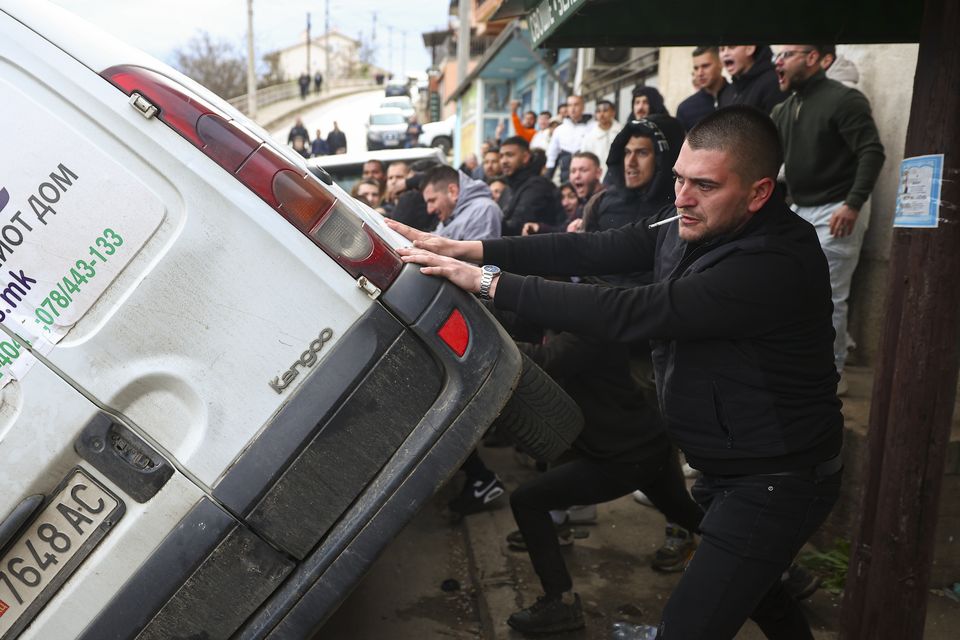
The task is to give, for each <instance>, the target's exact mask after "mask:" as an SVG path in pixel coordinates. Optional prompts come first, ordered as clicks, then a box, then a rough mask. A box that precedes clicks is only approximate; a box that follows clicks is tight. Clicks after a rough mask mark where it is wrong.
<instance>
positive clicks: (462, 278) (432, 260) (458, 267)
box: [399, 236, 496, 298]
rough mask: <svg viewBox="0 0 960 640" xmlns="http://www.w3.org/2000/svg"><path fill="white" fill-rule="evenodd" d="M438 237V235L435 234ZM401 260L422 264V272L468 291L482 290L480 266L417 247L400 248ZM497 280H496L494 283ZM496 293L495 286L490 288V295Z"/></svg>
mask: <svg viewBox="0 0 960 640" xmlns="http://www.w3.org/2000/svg"><path fill="white" fill-rule="evenodd" d="M433 237H436V236H433ZM399 253H400V257H401V260H403V261H404V262H412V263H414V264H419V265H420V272H421V273H423V274H426V275H428V276H439V277H441V278H446V279H447V280H449V281H450V282H452V283H453V284H455V285H457V286H458V287H460V288H461V289H463V290H464V291H466V292H468V293H478V292H479V291H480V278H481V276H482V275H483V272H482V271H481V269H480V267H478V266H476V265H473V264H469V263H467V262H463V261H461V260H457V259H455V258H450V257H447V256H441V255H437V254H436V253H433V252H430V251H426V250H424V249H415V248H410V247H405V248H401V249H400V250H399ZM495 284H496V280H494V285H495ZM493 294H494V288H493V286H491V288H490V293H489V295H490V297H491V298H492V297H493Z"/></svg>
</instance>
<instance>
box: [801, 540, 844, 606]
mask: <svg viewBox="0 0 960 640" xmlns="http://www.w3.org/2000/svg"><path fill="white" fill-rule="evenodd" d="M798 561H799V562H800V565H801V566H803V567H804V568H805V569H807V570H809V571H813V572H814V573H816V574H817V575H818V576H820V578H821V579H822V580H823V582H822V583H821V586H822V587H823V588H824V589H826V590H827V591H828V592H829V593H831V594H833V595H839V594H841V593H843V588H844V586H846V583H847V567H848V566H849V564H850V541H849V540H844V539H843V538H837V539H836V540H835V541H834V546H833V547H832V548H831V549H827V550H826V551H806V552H804V553H801V554H800V557H799V558H798Z"/></svg>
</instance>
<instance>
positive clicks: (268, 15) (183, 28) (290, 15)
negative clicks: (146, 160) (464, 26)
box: [52, 0, 450, 72]
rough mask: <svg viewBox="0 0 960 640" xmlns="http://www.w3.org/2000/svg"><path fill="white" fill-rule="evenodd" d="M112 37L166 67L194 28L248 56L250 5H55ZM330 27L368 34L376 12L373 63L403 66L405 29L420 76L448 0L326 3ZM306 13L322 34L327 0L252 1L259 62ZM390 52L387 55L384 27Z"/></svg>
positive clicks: (162, 0) (236, 0)
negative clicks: (428, 36)
mask: <svg viewBox="0 0 960 640" xmlns="http://www.w3.org/2000/svg"><path fill="white" fill-rule="evenodd" d="M52 1H53V2H54V4H58V5H60V6H62V7H64V8H65V9H68V10H69V11H72V12H73V13H75V14H77V15H78V16H80V17H82V18H84V19H86V20H88V21H89V22H92V23H93V24H95V25H97V26H99V27H100V28H102V29H104V30H105V31H107V32H109V33H111V34H113V35H114V36H116V37H118V38H120V39H122V40H125V41H127V42H129V43H130V44H133V45H136V46H137V47H139V48H141V49H144V50H145V51H147V52H148V53H150V54H152V55H154V56H156V57H157V58H160V59H161V60H163V61H164V62H168V63H169V62H171V61H172V56H171V52H172V51H173V50H174V49H178V48H181V47H183V46H184V45H185V44H186V43H187V41H188V40H190V38H191V37H192V36H193V35H195V34H196V33H198V32H199V31H208V32H209V33H210V34H211V35H213V36H215V37H216V38H220V39H223V40H227V41H230V42H232V43H235V44H236V45H237V46H242V49H241V51H244V52H245V51H246V40H245V38H246V33H247V0H52ZM329 1H330V27H331V29H337V30H339V31H341V32H343V33H345V34H346V35H348V36H350V37H351V38H356V37H357V36H358V34H360V33H361V32H362V33H363V37H364V39H367V38H369V37H370V33H371V27H372V23H373V12H374V11H376V12H377V32H376V43H377V48H378V52H377V58H376V62H377V64H379V65H381V66H384V67H386V68H388V69H390V70H391V71H394V72H400V71H401V69H400V67H401V59H402V56H401V53H402V51H401V46H400V42H401V36H400V30H404V31H406V32H407V33H406V56H405V60H406V67H407V71H408V72H422V71H425V70H426V68H427V65H428V64H429V63H430V58H429V54H428V52H427V51H426V49H425V48H424V46H423V39H422V38H421V36H420V34H421V33H422V32H424V31H433V30H436V29H442V28H445V27H446V25H447V12H448V8H449V6H450V1H449V0H412V1H411V0H407V2H403V1H396V0H394V1H391V0H329ZM308 11H309V12H310V14H311V29H310V32H311V34H321V33H323V31H324V28H323V27H324V25H323V19H324V0H314V1H313V2H307V1H306V0H253V32H254V38H255V46H256V54H257V59H258V60H260V59H261V58H262V56H263V54H264V53H267V52H269V51H272V50H276V49H281V48H283V47H286V46H289V45H292V44H295V43H296V42H298V41H299V39H300V38H301V37H302V35H303V33H304V30H305V28H306V23H307V12H308ZM388 25H389V26H392V27H393V38H392V41H393V50H392V55H389V53H388V47H387V44H388V40H389V35H388V30H387V27H388Z"/></svg>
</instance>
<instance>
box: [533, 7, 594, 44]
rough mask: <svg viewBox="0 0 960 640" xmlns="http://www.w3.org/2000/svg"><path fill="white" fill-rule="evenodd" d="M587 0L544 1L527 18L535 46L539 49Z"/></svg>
mask: <svg viewBox="0 0 960 640" xmlns="http://www.w3.org/2000/svg"><path fill="white" fill-rule="evenodd" d="M586 2H587V0H543V2H541V3H540V4H539V5H537V8H536V9H534V10H533V12H532V13H530V15H528V16H527V25H528V26H529V28H530V38H531V40H533V46H534V47H539V46H540V45H541V44H543V41H544V40H545V39H546V38H547V36H549V35H550V34H551V33H553V32H554V31H555V30H556V28H557V27H559V26H560V25H561V24H563V22H564V21H565V20H567V19H568V18H571V17H573V14H574V13H576V12H577V10H579V9H580V7H582V6H583V5H584V4H585V3H586Z"/></svg>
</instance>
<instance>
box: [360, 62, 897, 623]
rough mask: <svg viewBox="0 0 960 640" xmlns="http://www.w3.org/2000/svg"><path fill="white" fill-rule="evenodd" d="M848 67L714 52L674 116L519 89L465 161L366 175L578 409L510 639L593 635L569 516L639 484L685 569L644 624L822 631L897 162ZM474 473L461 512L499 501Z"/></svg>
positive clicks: (533, 509)
mask: <svg viewBox="0 0 960 640" xmlns="http://www.w3.org/2000/svg"><path fill="white" fill-rule="evenodd" d="M834 65H836V67H837V68H838V69H840V70H842V72H843V74H844V75H843V77H842V79H843V81H842V82H841V81H838V80H834V79H831V78H830V77H829V75H830V69H832V68H833V67H834ZM851 66H852V64H851V63H849V61H845V60H843V59H842V58H841V59H840V60H838V57H837V53H836V50H835V48H834V47H833V46H827V45H813V44H807V45H783V46H780V47H778V48H777V52H776V55H774V53H773V50H772V49H771V47H769V46H766V45H741V46H722V47H709V46H708V47H698V48H697V49H696V50H695V51H694V52H693V56H692V78H693V82H694V86H695V87H696V91H695V93H694V94H693V95H691V96H690V97H688V98H687V99H686V100H684V101H682V102H681V103H680V104H679V106H678V108H677V112H676V117H673V116H671V115H670V114H669V112H668V110H667V108H666V106H665V104H664V100H663V97H662V96H661V95H660V93H659V92H658V91H657V89H656V88H654V87H649V86H638V87H636V89H635V90H634V91H633V99H632V104H631V113H630V119H629V120H628V121H627V122H625V123H623V124H621V123H620V122H618V121H617V119H616V117H615V116H616V105H615V104H614V103H612V102H611V101H608V100H598V101H596V103H595V105H596V106H595V111H594V114H592V115H590V114H586V113H584V100H583V98H582V97H580V96H577V95H571V96H569V97H568V98H567V100H566V103H565V104H564V105H562V107H563V108H562V111H560V112H558V114H556V115H554V114H552V113H550V112H549V111H542V112H540V113H535V112H533V111H528V112H526V113H522V114H521V113H519V112H518V107H519V103H517V102H514V103H513V105H512V111H513V113H512V117H511V121H512V128H513V131H512V135H507V136H506V137H503V138H502V139H501V135H502V133H504V132H501V131H498V135H497V138H498V139H495V140H489V141H487V142H485V143H484V146H483V148H481V149H480V151H479V154H477V155H473V156H472V157H467V158H464V164H463V165H461V167H460V168H459V169H454V168H452V167H448V166H444V165H436V166H431V165H432V163H421V164H419V165H409V164H408V163H405V162H394V163H392V164H390V165H389V166H384V165H383V163H381V162H379V161H376V160H372V161H370V162H368V163H367V165H365V166H364V176H363V180H362V181H361V182H360V183H359V184H358V185H357V188H356V189H355V192H354V195H355V196H356V197H358V198H361V199H363V200H364V201H365V202H367V203H368V204H369V205H370V206H371V207H374V208H375V209H377V210H378V211H380V212H382V213H383V214H384V215H385V216H387V217H388V218H389V219H391V220H393V221H394V222H393V223H392V225H393V226H394V228H395V229H397V230H398V231H400V232H401V233H403V234H404V235H406V236H407V237H408V238H409V239H410V240H411V241H413V243H414V247H415V248H413V249H410V250H404V251H402V253H403V255H404V260H406V261H410V262H416V263H419V264H421V265H423V270H424V272H425V273H428V274H432V275H437V276H441V277H447V278H449V279H451V280H452V281H453V282H454V283H456V284H458V285H459V286H462V287H464V288H465V289H467V290H470V291H474V292H477V291H480V292H481V293H484V294H486V295H487V297H489V298H490V299H491V303H490V305H491V307H490V308H491V309H492V310H493V311H494V312H495V313H496V314H497V315H498V317H500V318H501V320H502V322H503V323H504V324H505V326H506V327H507V329H508V330H509V331H511V333H512V335H514V337H515V338H516V340H517V343H518V346H519V347H520V349H521V350H522V351H523V352H524V353H525V354H527V356H528V357H530V358H531V359H532V360H533V361H534V362H536V363H538V364H539V365H540V366H541V367H542V368H543V369H544V370H545V371H546V372H547V373H548V374H550V375H551V376H553V377H554V378H555V379H557V381H558V382H560V384H561V385H562V386H563V387H564V388H565V389H566V390H567V391H568V393H569V394H570V395H571V396H572V397H573V398H574V399H575V400H576V401H577V402H578V404H579V405H580V407H581V409H582V410H583V413H584V417H585V421H586V427H585V429H584V431H583V433H582V434H581V435H580V436H579V437H578V439H577V441H576V443H575V444H574V447H573V450H572V453H571V456H570V459H569V460H566V461H565V462H564V463H563V464H557V465H554V466H553V467H551V468H550V469H547V470H543V473H541V474H540V475H539V476H538V477H537V478H536V479H534V480H532V481H530V482H528V483H526V484H524V485H522V486H521V487H519V488H517V489H516V490H515V491H513V493H512V495H511V497H510V503H511V507H512V509H513V512H514V516H515V518H516V521H517V524H518V527H519V528H518V530H517V531H516V532H514V533H512V534H511V536H510V537H508V543H509V544H510V546H511V548H515V549H522V550H525V551H527V552H528V553H529V555H530V558H531V561H532V563H533V565H534V568H535V570H536V572H537V575H538V576H539V578H540V581H541V584H542V587H543V591H544V595H543V597H542V598H540V599H538V601H537V602H536V603H534V604H533V605H531V606H529V607H526V608H524V609H522V610H520V611H518V612H517V613H515V614H514V615H512V616H511V617H510V619H509V621H508V622H509V624H510V625H511V626H512V627H514V628H515V629H517V630H519V631H522V632H526V633H555V632H561V631H566V630H570V629H576V628H579V627H582V626H583V625H584V618H583V614H582V607H581V604H580V601H579V598H578V597H577V596H576V594H575V593H574V592H573V584H572V580H571V577H570V575H569V573H568V572H567V570H566V566H565V563H564V560H563V557H562V556H561V555H560V552H559V549H560V546H562V545H565V544H570V543H571V542H572V538H571V537H570V531H569V529H566V528H565V526H566V525H568V524H569V523H570V522H571V521H573V520H575V514H580V513H583V512H584V510H583V508H582V507H583V505H587V507H588V509H587V510H586V513H588V515H587V517H588V518H589V517H593V518H595V517H596V511H595V509H594V510H592V511H591V510H590V509H589V505H594V504H597V503H599V502H604V501H608V500H611V499H614V498H617V497H620V496H623V495H627V494H630V493H631V492H635V497H636V498H637V499H638V501H642V502H645V503H646V504H649V505H651V506H654V507H656V508H657V509H658V510H660V511H661V512H662V513H663V514H664V516H665V519H666V522H667V524H666V532H667V537H666V540H665V542H664V544H663V546H662V547H661V549H659V550H658V551H657V552H656V554H655V555H654V557H653V560H652V562H651V564H652V566H653V567H654V568H656V569H658V570H661V571H684V575H683V578H682V579H681V582H680V584H679V586H678V587H677V589H676V590H675V592H674V594H673V595H672V596H671V598H670V600H669V601H668V602H667V605H666V607H665V610H664V613H663V618H662V620H661V623H660V625H659V627H657V628H654V627H650V628H648V629H647V630H646V632H647V633H649V634H650V635H649V637H651V638H652V637H654V636H655V637H657V638H664V639H670V638H711V639H712V638H727V637H733V635H735V634H736V632H737V630H738V629H739V628H740V625H741V624H742V623H743V621H744V620H745V619H746V618H747V617H750V618H752V619H754V620H755V621H756V622H757V623H758V624H759V625H760V627H761V629H762V630H763V631H764V632H765V633H766V634H767V635H768V637H771V638H775V637H784V638H786V637H790V638H812V635H811V634H810V629H809V625H808V624H807V622H806V619H805V617H804V614H803V612H802V610H801V609H800V608H799V606H798V605H797V600H798V599H801V598H803V597H806V596H808V595H810V593H812V590H813V589H815V588H816V581H815V579H814V578H813V577H811V576H810V575H809V574H806V573H805V572H804V571H802V570H801V569H800V568H799V567H797V566H796V565H795V564H793V563H792V561H793V558H794V555H795V554H796V553H797V551H798V550H799V548H800V546H802V544H803V543H804V542H805V541H806V540H807V539H808V538H809V536H810V535H811V534H812V533H813V532H814V531H815V530H816V528H817V527H818V526H819V525H820V524H821V523H822V522H823V520H824V519H825V518H826V516H827V514H828V513H829V511H830V508H831V507H832V505H833V503H834V502H835V500H836V498H837V495H838V492H839V483H840V475H841V469H842V462H841V457H840V442H841V430H842V416H841V415H840V411H839V406H840V405H839V401H838V399H837V396H838V395H842V394H843V393H844V392H845V379H844V378H843V377H842V373H843V368H844V365H845V361H846V357H847V352H848V349H849V348H850V345H851V338H850V337H849V335H848V334H847V328H846V327H847V322H846V316H847V298H848V296H849V291H850V281H851V277H852V274H853V271H854V270H855V268H856V265H857V261H858V258H859V253H860V247H861V244H862V242H863V237H864V233H865V231H866V229H867V225H868V219H867V216H866V215H865V214H863V213H861V212H862V211H863V207H864V204H865V203H866V201H867V199H868V198H869V196H870V193H871V191H872V190H873V187H874V185H875V183H876V180H877V177H878V174H879V171H880V168H881V167H882V165H883V162H884V150H883V146H882V144H881V143H880V138H879V134H878V131H877V127H876V125H875V123H874V121H873V118H872V116H871V110H870V104H869V102H868V100H867V98H866V97H865V96H864V95H863V94H862V93H861V92H860V91H859V90H857V89H856V88H855V87H854V86H851V85H852V84H855V82H856V74H855V73H854V74H852V75H851V74H850V71H851ZM724 71H726V73H727V75H728V77H729V81H728V80H727V78H725V77H724ZM854 71H855V69H854ZM461 260H464V261H466V262H462V261H461ZM470 263H474V264H484V263H486V264H488V265H497V267H498V268H488V267H484V270H482V271H481V270H479V269H478V267H476V266H473V265H472V264H470ZM500 269H503V272H501V271H500ZM508 270H509V271H511V273H506V271H508ZM491 274H492V275H491ZM537 276H550V279H549V280H545V279H543V278H540V277H537ZM501 312H502V313H501ZM517 317H520V318H522V320H523V323H522V326H521V325H520V324H517V320H516V319H517ZM531 326H534V327H536V330H535V331H534V332H533V333H532V334H531V331H530V327H531ZM624 343H626V344H628V345H629V348H627V349H624V348H623V344H624ZM678 448H679V450H681V451H682V452H683V454H684V455H685V458H686V461H687V462H688V463H689V465H688V466H686V467H681V462H680V458H679V456H678ZM691 467H692V468H693V469H692V470H691V469H690V468H691ZM684 468H685V469H687V470H690V471H691V473H690V475H691V476H693V475H697V474H699V476H700V477H699V479H698V480H697V484H696V485H695V487H694V490H693V493H694V495H693V498H695V500H694V499H691V496H690V494H689V493H688V492H687V490H686V486H685V484H684V471H683V470H682V469H684ZM463 471H464V472H465V473H466V476H467V479H466V482H465V484H464V486H463V491H462V493H461V494H460V495H458V496H457V498H455V499H454V500H453V501H452V502H451V503H450V508H451V510H453V511H454V512H457V513H459V514H460V515H467V514H470V513H474V512H476V511H479V510H482V509H485V508H488V507H489V506H491V505H492V504H494V503H495V502H496V500H497V499H498V498H500V497H501V496H503V495H505V493H506V487H504V486H503V484H502V483H501V482H500V481H499V479H498V478H497V475H496V473H495V471H493V470H491V469H489V468H488V467H487V466H486V465H485V464H484V462H483V460H482V459H481V457H480V455H479V454H478V453H477V452H474V453H473V454H471V456H470V458H469V459H468V460H467V462H466V463H465V464H464V467H463ZM578 505H579V506H578ZM698 539H699V545H698V542H697V541H698ZM695 550H696V553H695V554H694V551H695ZM734 585H736V586H734ZM691 612H694V613H691ZM697 612H699V613H697ZM620 631H621V632H624V630H623V629H621V630H620ZM635 631H636V630H635ZM637 633H642V630H641V631H637ZM624 637H627V636H624ZM635 637H646V636H641V635H636V636H635Z"/></svg>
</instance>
